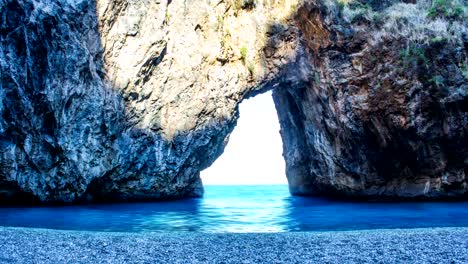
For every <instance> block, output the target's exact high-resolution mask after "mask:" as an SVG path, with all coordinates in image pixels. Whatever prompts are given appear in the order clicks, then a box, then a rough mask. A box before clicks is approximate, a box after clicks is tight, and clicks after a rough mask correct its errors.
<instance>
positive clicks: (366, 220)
mask: <svg viewBox="0 0 468 264" xmlns="http://www.w3.org/2000/svg"><path fill="white" fill-rule="evenodd" d="M0 226H15V227H36V228H53V229H67V230H88V231H120V232H159V231H198V232H288V231H332V230H356V229H377V228H420V227H453V226H456V227H462V226H465V227H466V226H468V202H453V203H445V202H444V203H443V202H439V203H363V202H359V203H352V202H339V201H331V200H324V199H319V198H304V197H292V196H290V195H289V192H288V187H287V186H286V185H273V186H206V187H205V197H204V198H201V199H190V200H181V201H170V202H159V203H133V204H101V205H86V206H65V207H42V208H0Z"/></svg>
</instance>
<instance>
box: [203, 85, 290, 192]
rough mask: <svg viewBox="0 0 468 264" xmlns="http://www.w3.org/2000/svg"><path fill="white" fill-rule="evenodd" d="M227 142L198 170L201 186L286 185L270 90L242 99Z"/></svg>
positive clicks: (277, 124) (277, 125)
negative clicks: (221, 151) (207, 165)
mask: <svg viewBox="0 0 468 264" xmlns="http://www.w3.org/2000/svg"><path fill="white" fill-rule="evenodd" d="M239 111H240V118H239V120H238V122H237V126H236V127H235V128H234V131H233V132H232V134H231V137H230V140H229V144H228V145H227V146H226V149H225V150H224V153H223V154H222V155H221V157H219V158H218V159H217V160H216V161H215V163H214V164H213V165H212V166H211V167H209V168H207V169H206V170H204V171H202V173H201V177H202V181H203V184H205V185H261V184H264V185H268V184H287V180H286V175H285V162H284V159H283V157H282V151H283V150H282V144H283V143H282V141H281V136H280V133H279V130H280V125H279V122H278V116H277V114H276V109H275V105H274V102H273V98H272V96H271V91H269V92H266V93H264V94H259V95H257V96H255V97H253V98H250V99H247V100H244V101H243V102H242V103H241V104H240V107H239Z"/></svg>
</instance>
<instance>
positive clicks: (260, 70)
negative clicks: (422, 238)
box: [0, 0, 468, 203]
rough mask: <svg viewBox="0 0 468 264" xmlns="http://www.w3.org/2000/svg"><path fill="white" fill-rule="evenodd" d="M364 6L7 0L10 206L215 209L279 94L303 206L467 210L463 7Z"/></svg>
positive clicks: (3, 126) (4, 180)
mask: <svg viewBox="0 0 468 264" xmlns="http://www.w3.org/2000/svg"><path fill="white" fill-rule="evenodd" d="M348 2H349V1H340V2H336V1H325V0H323V1H312V0H310V1H309V0H308V1H304V2H298V1H292V0H291V1H234V0H227V1H201V0H200V1H198V0H194V1H170V0H167V1H165V0H163V1H126V0H98V1H86V0H82V1H80V0H75V1H59V0H41V1H32V0H0V17H1V20H0V69H1V71H0V74H1V75H0V76H1V82H0V201H1V202H4V203H11V202H18V201H25V202H31V201H38V202H80V201H102V200H138V199H170V198H181V197H190V196H200V195H201V194H202V192H203V189H202V185H201V181H200V178H199V172H200V171H201V170H202V169H204V168H206V167H207V166H209V165H210V164H211V163H212V162H213V161H214V160H215V159H216V158H217V157H218V156H219V155H220V154H221V153H222V151H223V149H224V146H225V144H226V142H227V140H228V137H229V134H230V132H231V131H232V129H233V128H234V126H235V123H236V119H237V115H238V113H237V105H238V104H239V103H240V102H241V101H242V100H243V99H244V98H246V97H249V96H254V95H255V94H256V93H259V92H262V91H264V90H268V89H274V98H275V102H276V105H277V110H278V115H279V117H280V122H281V126H282V131H281V132H282V137H283V142H284V156H285V159H286V164H287V176H288V180H289V183H290V189H291V191H292V192H293V193H295V194H302V195H308V194H330V195H349V196H375V197H381V196H390V197H401V196H404V197H408V196H411V197H414V196H418V197H441V196H457V197H461V196H463V195H466V193H467V190H468V187H467V180H466V176H465V175H466V172H465V171H466V167H467V163H468V161H467V145H468V144H467V142H466V138H465V132H466V130H467V119H468V117H467V109H466V108H467V105H468V104H467V98H468V92H467V90H468V89H467V88H468V87H467V73H466V71H467V68H468V66H467V65H468V62H467V52H466V48H467V47H466V46H467V44H466V43H467V25H466V23H465V22H464V21H465V20H464V17H463V16H465V13H464V12H465V10H464V6H461V8H462V9H461V11H460V9H459V6H456V5H455V4H454V5H453V7H452V6H450V7H449V9H448V11H447V12H445V11H446V10H442V9H440V8H439V7H437V8H433V9H434V10H431V6H429V5H428V4H427V3H425V1H421V2H418V3H400V2H402V1H383V2H382V1H353V2H349V3H348ZM456 3H458V2H456ZM442 11H443V12H442ZM428 12H432V13H430V15H429V16H428V15H427V14H428Z"/></svg>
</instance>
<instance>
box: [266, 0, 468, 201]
mask: <svg viewBox="0 0 468 264" xmlns="http://www.w3.org/2000/svg"><path fill="white" fill-rule="evenodd" d="M360 2H362V3H366V2H367V5H362V4H361V5H360V4H359V2H358V3H357V4H356V1H355V3H354V6H353V5H351V4H350V5H347V6H345V7H344V8H343V7H341V8H339V7H337V6H336V5H333V4H323V5H321V4H317V3H316V2H314V1H309V2H308V3H306V4H305V5H304V6H303V7H301V8H300V9H299V10H298V12H297V13H296V15H295V20H296V22H297V27H298V28H299V29H298V30H299V31H300V32H301V33H302V34H301V38H300V41H301V42H303V43H304V45H306V47H307V48H308V51H309V52H310V53H309V62H310V67H312V70H310V71H309V70H307V71H308V72H309V77H310V78H309V81H308V82H303V83H298V84H295V85H293V86H291V85H288V84H285V85H284V86H285V88H284V89H276V90H274V98H275V102H276V106H277V110H278V114H279V117H280V122H281V127H282V137H283V142H284V156H285V159H286V165H287V176H288V179H289V184H290V190H291V192H292V193H294V194H298V195H327V196H346V197H366V198H377V199H384V198H442V197H458V198H461V197H466V196H467V191H468V185H467V184H468V179H467V176H466V173H467V168H468V155H467V154H468V153H467V150H468V142H467V138H466V133H467V132H468V114H467V110H468V108H467V107H468V82H467V78H468V74H467V72H466V67H467V66H466V65H467V43H468V34H467V33H468V30H467V24H466V19H465V18H466V13H465V14H464V16H465V17H464V18H460V19H458V20H456V19H455V20H453V19H450V20H449V19H445V18H437V19H431V18H428V17H427V13H428V9H429V8H430V6H429V5H428V3H426V1H419V2H418V3H417V4H414V3H400V1H387V2H382V3H376V2H375V1H360ZM401 2H404V1H401ZM458 3H459V2H458ZM337 9H338V10H337ZM465 12H466V11H465ZM308 23H309V24H314V25H318V26H316V27H309V26H308ZM297 67H300V66H297Z"/></svg>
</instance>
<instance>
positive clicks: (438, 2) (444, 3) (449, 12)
mask: <svg viewBox="0 0 468 264" xmlns="http://www.w3.org/2000/svg"><path fill="white" fill-rule="evenodd" d="M427 16H428V17H430V18H433V19H434V18H438V17H439V18H446V19H463V18H464V17H465V8H464V6H463V5H462V4H460V3H459V2H458V1H457V0H435V1H434V2H433V3H432V6H431V8H429V11H428V13H427Z"/></svg>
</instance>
